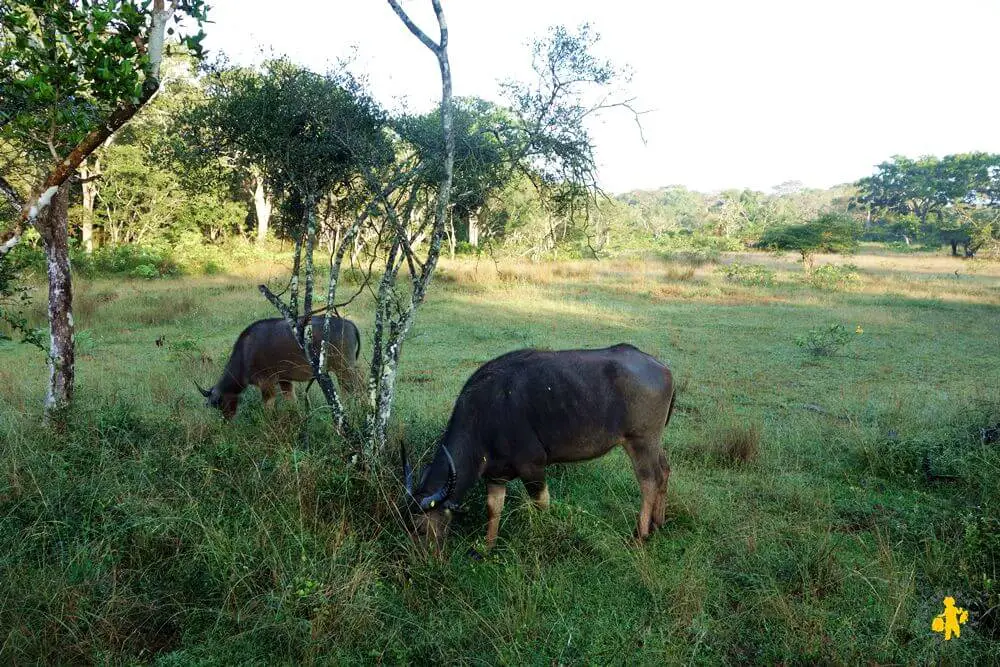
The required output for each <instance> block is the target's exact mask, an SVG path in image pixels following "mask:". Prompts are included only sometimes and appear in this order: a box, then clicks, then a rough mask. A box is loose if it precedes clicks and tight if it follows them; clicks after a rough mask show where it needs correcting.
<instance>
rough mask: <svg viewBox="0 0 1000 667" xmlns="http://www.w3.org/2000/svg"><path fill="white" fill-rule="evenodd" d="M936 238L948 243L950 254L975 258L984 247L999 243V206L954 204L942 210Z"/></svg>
mask: <svg viewBox="0 0 1000 667" xmlns="http://www.w3.org/2000/svg"><path fill="white" fill-rule="evenodd" d="M937 234H938V237H939V238H940V240H941V241H942V242H944V243H947V244H948V245H950V246H951V254H952V255H958V246H962V254H963V255H964V256H965V257H967V258H971V257H975V256H976V253H977V252H979V251H980V250H981V249H983V248H989V247H995V246H997V245H998V244H1000V208H996V207H992V206H975V205H969V204H956V205H954V206H950V207H948V208H947V209H945V211H944V212H943V215H942V221H941V223H940V225H939V226H938V230H937Z"/></svg>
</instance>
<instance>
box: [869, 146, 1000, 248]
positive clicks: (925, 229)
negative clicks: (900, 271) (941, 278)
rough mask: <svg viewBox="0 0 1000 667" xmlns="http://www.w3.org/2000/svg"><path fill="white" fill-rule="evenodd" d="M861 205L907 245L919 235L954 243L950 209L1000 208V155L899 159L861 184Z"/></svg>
mask: <svg viewBox="0 0 1000 667" xmlns="http://www.w3.org/2000/svg"><path fill="white" fill-rule="evenodd" d="M857 201H858V203H859V204H861V205H864V206H866V207H868V208H869V210H870V211H871V212H872V214H873V215H874V216H875V217H876V218H877V219H879V220H880V222H881V224H882V225H883V226H884V227H885V228H886V229H888V230H889V231H891V232H893V233H896V234H899V235H901V236H902V237H903V238H904V239H905V240H906V241H907V243H909V242H910V239H911V238H912V237H913V236H914V235H918V234H922V235H924V236H925V237H927V238H936V239H938V240H941V241H946V242H949V243H950V242H951V240H953V239H954V235H953V234H952V232H953V231H954V226H955V224H954V219H953V220H952V221H951V222H949V221H948V220H947V218H949V216H950V214H949V213H948V209H949V208H950V207H954V206H960V205H970V206H974V207H978V208H984V207H992V206H996V205H998V204H1000V155H993V154H988V153H966V154H958V155H947V156H945V157H943V158H940V159H939V158H937V157H934V156H925V157H921V158H919V159H917V160H911V159H909V158H906V157H903V156H895V157H893V158H892V159H891V160H889V161H886V162H883V163H882V164H880V165H878V167H877V171H876V173H875V174H873V175H872V176H869V177H866V178H863V179H861V180H860V181H858V196H857ZM956 245H957V244H952V253H953V254H956V255H957V254H958V253H957V249H956Z"/></svg>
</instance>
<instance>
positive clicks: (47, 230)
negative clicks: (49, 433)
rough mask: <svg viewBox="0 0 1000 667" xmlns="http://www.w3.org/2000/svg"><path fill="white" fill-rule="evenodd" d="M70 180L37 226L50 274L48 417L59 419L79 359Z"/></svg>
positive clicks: (54, 419)
mask: <svg viewBox="0 0 1000 667" xmlns="http://www.w3.org/2000/svg"><path fill="white" fill-rule="evenodd" d="M68 209H69V184H68V183H67V184H63V186H62V187H60V188H59V191H58V192H57V193H56V194H55V196H54V197H53V199H52V203H51V204H49V206H48V207H47V208H46V210H45V212H44V213H43V214H42V215H41V216H39V217H38V219H37V222H36V228H37V229H38V233H39V235H40V236H41V237H42V243H43V245H44V247H45V259H46V263H47V264H48V278H49V309H48V310H49V390H48V393H47V394H46V396H45V418H46V420H48V421H50V422H51V421H58V420H59V419H60V414H61V413H62V412H63V411H64V410H65V408H66V407H67V406H68V405H69V403H70V401H71V400H72V399H73V384H74V378H75V371H76V368H75V359H74V352H73V285H72V282H71V280H70V266H69V232H68V227H67V224H66V222H67V221H66V217H67V211H68Z"/></svg>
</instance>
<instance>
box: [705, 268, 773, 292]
mask: <svg viewBox="0 0 1000 667" xmlns="http://www.w3.org/2000/svg"><path fill="white" fill-rule="evenodd" d="M717 271H718V272H719V273H721V274H722V275H724V276H725V278H726V280H727V281H728V282H731V283H737V284H739V285H746V286H747V287H771V286H772V285H774V271H772V270H771V269H769V268H767V267H765V266H761V265H760V264H740V263H739V262H733V263H732V264H727V265H725V266H720V267H719V268H718V269H717Z"/></svg>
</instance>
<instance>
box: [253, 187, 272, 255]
mask: <svg viewBox="0 0 1000 667" xmlns="http://www.w3.org/2000/svg"><path fill="white" fill-rule="evenodd" d="M254 181H255V182H256V186H255V187H254V192H253V206H254V213H255V215H256V216H257V243H262V242H263V241H264V239H266V238H267V229H268V225H269V224H270V223H271V209H272V205H273V202H272V201H271V198H270V197H268V195H267V192H266V191H265V190H264V179H263V178H261V177H260V176H254Z"/></svg>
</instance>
